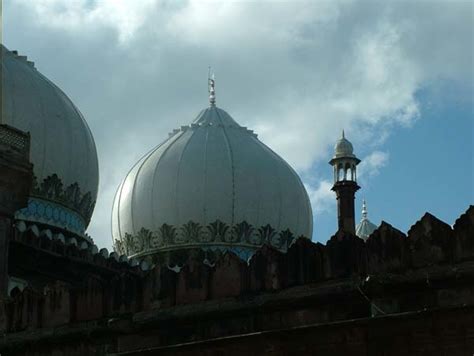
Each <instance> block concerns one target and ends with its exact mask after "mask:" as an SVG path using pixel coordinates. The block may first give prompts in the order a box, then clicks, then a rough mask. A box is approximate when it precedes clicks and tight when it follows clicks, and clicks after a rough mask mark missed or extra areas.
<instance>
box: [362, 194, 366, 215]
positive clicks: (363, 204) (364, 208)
mask: <svg viewBox="0 0 474 356" xmlns="http://www.w3.org/2000/svg"><path fill="white" fill-rule="evenodd" d="M362 218H363V219H367V204H366V203H365V199H364V200H363V201H362Z"/></svg>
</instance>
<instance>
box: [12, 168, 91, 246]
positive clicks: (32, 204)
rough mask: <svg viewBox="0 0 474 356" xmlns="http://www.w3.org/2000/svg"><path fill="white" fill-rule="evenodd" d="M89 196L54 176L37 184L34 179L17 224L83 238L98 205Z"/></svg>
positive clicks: (75, 185)
mask: <svg viewBox="0 0 474 356" xmlns="http://www.w3.org/2000/svg"><path fill="white" fill-rule="evenodd" d="M91 196H92V194H91V193H90V192H88V193H85V194H82V193H81V190H80V188H79V185H78V184H77V183H74V184H71V185H69V186H68V187H64V185H63V183H62V181H61V179H60V178H59V177H58V176H57V175H56V174H53V175H51V176H48V177H47V178H45V179H44V180H43V182H41V184H38V182H37V180H36V178H34V179H33V187H32V189H31V196H30V198H29V199H28V206H27V207H26V208H23V209H21V210H19V211H17V212H16V214H15V218H16V219H17V220H27V221H34V222H38V223H41V224H46V225H50V226H54V227H58V228H61V229H65V230H67V231H70V232H73V233H75V234H77V235H79V236H83V237H84V232H85V229H86V226H87V224H88V222H89V220H90V218H91V215H92V211H93V209H94V205H95V202H93V201H92V199H91Z"/></svg>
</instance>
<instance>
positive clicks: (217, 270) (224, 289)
mask: <svg viewBox="0 0 474 356" xmlns="http://www.w3.org/2000/svg"><path fill="white" fill-rule="evenodd" d="M247 286H248V267H247V264H246V263H245V262H244V261H242V260H241V259H240V258H239V257H237V256H236V255H234V254H233V253H226V254H224V255H223V256H222V257H221V258H220V259H219V260H217V261H216V264H215V266H214V268H213V271H212V276H211V280H210V286H209V288H210V297H211V298H212V299H219V298H226V297H234V296H238V295H240V294H241V293H242V292H243V291H245V290H246V289H247V288H248V287H247Z"/></svg>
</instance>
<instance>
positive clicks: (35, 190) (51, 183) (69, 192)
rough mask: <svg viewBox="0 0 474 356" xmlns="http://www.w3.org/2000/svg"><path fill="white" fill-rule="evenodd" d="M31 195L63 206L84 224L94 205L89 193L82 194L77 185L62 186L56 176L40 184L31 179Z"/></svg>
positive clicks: (89, 216) (49, 177)
mask: <svg viewBox="0 0 474 356" xmlns="http://www.w3.org/2000/svg"><path fill="white" fill-rule="evenodd" d="M31 195H32V196H33V197H38V198H42V199H46V200H52V201H55V202H58V203H61V204H63V205H64V206H66V207H68V208H70V209H71V210H74V211H76V212H78V213H79V214H80V215H81V216H82V217H83V218H84V219H85V223H89V221H90V218H91V216H92V212H93V210H94V205H95V202H94V201H92V193H91V192H86V193H82V192H81V189H80V187H79V185H78V184H77V183H73V184H71V185H69V186H67V187H66V186H64V184H63V182H62V180H61V178H59V177H58V176H57V175H56V174H52V175H50V176H48V177H46V178H45V179H43V181H42V182H41V183H38V181H37V178H36V177H33V186H32V188H31Z"/></svg>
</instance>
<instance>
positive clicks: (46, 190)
mask: <svg viewBox="0 0 474 356" xmlns="http://www.w3.org/2000/svg"><path fill="white" fill-rule="evenodd" d="M0 120H1V121H0V123H2V124H7V125H10V126H13V127H16V128H18V129H20V130H22V131H27V132H29V133H30V136H31V144H30V147H31V149H30V160H31V162H32V163H33V165H34V167H33V171H34V175H35V182H34V186H33V187H32V193H31V197H30V200H29V205H28V208H25V209H22V210H21V211H19V212H18V213H17V214H16V216H17V218H18V219H22V220H28V221H35V222H38V223H41V224H46V225H51V226H55V227H58V228H61V229H64V230H67V231H71V232H74V233H76V234H79V235H82V234H83V233H84V230H85V228H86V227H87V225H88V223H89V220H90V218H91V215H92V211H93V207H94V204H95V200H96V197H97V189H98V181H99V171H98V162H97V152H96V148H95V143H94V139H93V137H92V134H91V131H90V130H89V127H88V126H87V123H86V122H85V120H84V118H83V116H82V114H81V113H80V112H79V110H78V109H77V108H76V106H75V105H74V104H73V103H72V102H71V100H70V99H69V98H68V97H67V96H66V95H65V94H64V93H63V92H62V91H61V89H59V88H58V87H57V86H56V85H54V84H53V83H52V82H51V81H49V80H48V79H47V78H46V77H44V76H43V75H42V74H41V73H40V72H38V70H37V69H36V68H35V67H34V65H33V63H32V62H30V61H27V59H26V57H24V56H19V55H18V54H17V53H16V52H12V51H8V50H7V49H6V48H5V47H4V46H2V116H1V119H0Z"/></svg>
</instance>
